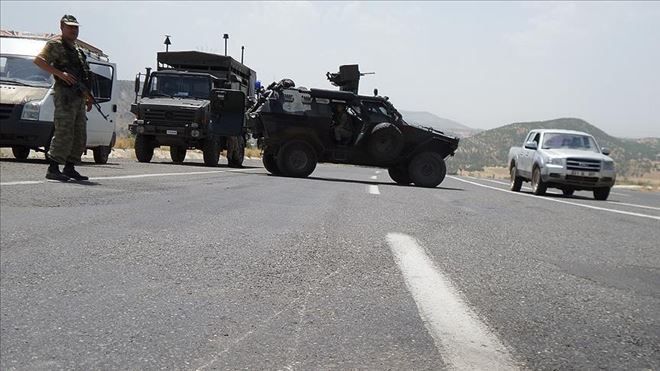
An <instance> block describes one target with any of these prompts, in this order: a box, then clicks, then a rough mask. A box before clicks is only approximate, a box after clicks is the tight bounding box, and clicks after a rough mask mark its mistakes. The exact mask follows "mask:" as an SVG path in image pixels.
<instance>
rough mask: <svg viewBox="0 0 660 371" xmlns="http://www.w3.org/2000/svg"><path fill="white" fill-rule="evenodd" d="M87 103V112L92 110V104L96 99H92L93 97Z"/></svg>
mask: <svg viewBox="0 0 660 371" xmlns="http://www.w3.org/2000/svg"><path fill="white" fill-rule="evenodd" d="M85 104H86V105H87V112H89V111H91V110H92V106H93V105H94V101H93V100H91V99H87V101H86V102H85Z"/></svg>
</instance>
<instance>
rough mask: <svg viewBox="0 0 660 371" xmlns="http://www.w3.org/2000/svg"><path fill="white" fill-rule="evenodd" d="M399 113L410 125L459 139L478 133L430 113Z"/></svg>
mask: <svg viewBox="0 0 660 371" xmlns="http://www.w3.org/2000/svg"><path fill="white" fill-rule="evenodd" d="M400 113H401V115H402V116H403V119H404V120H406V122H408V123H410V124H416V125H421V126H430V127H432V128H434V129H436V130H440V131H444V132H446V133H449V134H454V135H457V136H459V137H461V138H462V137H469V136H471V135H474V134H476V133H477V132H479V130H477V129H473V128H471V127H468V126H465V125H463V124H461V123H458V122H456V121H453V120H450V119H446V118H442V117H440V116H437V115H435V114H433V113H431V112H425V111H403V110H401V111H400Z"/></svg>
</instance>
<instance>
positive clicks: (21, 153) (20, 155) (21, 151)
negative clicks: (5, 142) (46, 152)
mask: <svg viewBox="0 0 660 371" xmlns="http://www.w3.org/2000/svg"><path fill="white" fill-rule="evenodd" d="M11 153H13V154H14V157H15V158H16V159H17V160H25V159H27V158H28V156H29V155H30V148H28V147H25V146H14V147H11Z"/></svg>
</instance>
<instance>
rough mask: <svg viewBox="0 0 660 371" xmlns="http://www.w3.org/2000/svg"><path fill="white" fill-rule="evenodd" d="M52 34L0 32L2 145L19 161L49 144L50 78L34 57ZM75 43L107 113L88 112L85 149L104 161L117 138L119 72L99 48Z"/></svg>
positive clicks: (95, 95)
mask: <svg viewBox="0 0 660 371" xmlns="http://www.w3.org/2000/svg"><path fill="white" fill-rule="evenodd" d="M55 36H57V35H54V34H41V35H37V34H27V33H19V32H15V31H5V30H0V147H11V148H12V152H13V154H14V157H16V158H17V159H21V160H23V159H26V158H27V157H28V155H29V154H30V150H31V149H32V150H36V151H47V150H48V147H49V146H50V139H51V137H52V136H53V112H54V109H55V108H54V105H53V83H54V79H53V77H52V76H51V75H49V74H48V73H47V72H45V71H43V70H41V69H40V68H39V67H37V65H35V64H34V63H33V60H34V58H35V57H36V56H37V54H39V52H40V51H41V49H43V47H44V45H46V42H47V41H48V40H49V39H51V38H52V37H55ZM78 45H79V46H80V47H81V48H82V49H83V50H84V51H85V53H86V55H87V61H88V62H89V66H90V70H91V72H92V75H93V76H92V77H93V79H92V81H93V86H92V89H91V90H92V94H93V95H94V97H95V98H96V101H97V102H98V103H99V105H100V106H101V110H102V111H103V113H104V114H105V115H106V116H107V121H106V120H105V119H104V118H103V116H102V115H101V114H100V113H99V112H98V110H97V109H96V108H95V107H92V110H91V111H90V112H87V149H91V150H92V151H93V153H94V161H95V162H96V163H99V164H104V163H106V162H108V156H109V155H110V151H111V150H112V147H113V146H114V144H115V139H116V133H115V116H116V113H117V104H116V94H117V93H118V92H117V93H116V92H115V90H116V89H114V87H115V86H116V82H117V71H116V67H115V64H113V63H110V62H109V59H108V56H107V55H105V54H103V52H102V51H101V50H99V49H97V48H95V47H93V46H91V45H89V44H87V43H85V42H82V41H80V40H79V41H78Z"/></svg>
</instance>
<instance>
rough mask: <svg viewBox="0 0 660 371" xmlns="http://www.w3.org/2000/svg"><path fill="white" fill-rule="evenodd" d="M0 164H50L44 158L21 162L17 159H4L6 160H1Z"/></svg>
mask: <svg viewBox="0 0 660 371" xmlns="http://www.w3.org/2000/svg"><path fill="white" fill-rule="evenodd" d="M0 162H13V163H16V164H40V165H43V164H48V161H46V159H44V158H28V159H25V160H19V159H16V158H11V157H4V158H0Z"/></svg>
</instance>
